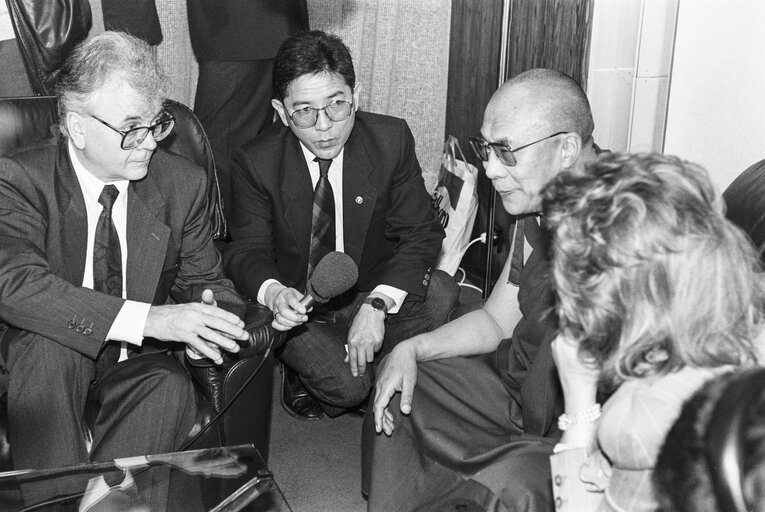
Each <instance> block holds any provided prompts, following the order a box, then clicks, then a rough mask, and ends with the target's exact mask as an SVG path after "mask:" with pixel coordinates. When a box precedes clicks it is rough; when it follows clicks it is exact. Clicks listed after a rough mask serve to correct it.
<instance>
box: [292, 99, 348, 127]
mask: <svg viewBox="0 0 765 512" xmlns="http://www.w3.org/2000/svg"><path fill="white" fill-rule="evenodd" d="M322 110H323V111H324V113H325V114H327V117H328V118H329V120H330V121H333V122H339V121H345V120H346V119H348V118H349V117H351V114H353V103H350V102H348V101H345V100H335V101H332V102H331V103H330V104H329V105H327V106H326V107H322V108H314V107H305V108H301V109H298V110H295V111H294V112H293V113H291V114H289V117H290V119H292V122H293V123H295V126H297V127H298V128H311V127H313V126H315V125H316V122H317V121H318V120H319V112H321V111H322Z"/></svg>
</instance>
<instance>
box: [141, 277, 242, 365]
mask: <svg viewBox="0 0 765 512" xmlns="http://www.w3.org/2000/svg"><path fill="white" fill-rule="evenodd" d="M143 334H144V336H146V337H151V338H155V339H158V340H161V341H175V342H181V343H185V344H186V345H188V346H189V347H191V349H193V350H194V351H196V352H197V353H199V354H201V355H203V356H206V357H209V358H210V359H212V360H213V361H214V362H215V363H217V364H221V363H223V357H222V356H221V353H220V349H224V350H226V351H228V352H234V353H236V352H239V343H237V341H245V340H247V339H248V337H249V334H248V333H247V331H245V330H244V321H243V320H242V319H241V318H239V317H238V316H236V315H235V314H233V313H229V312H228V311H225V310H223V309H221V308H219V307H218V306H217V303H216V302H215V298H214V296H213V292H212V291H211V290H205V291H204V292H203V293H202V302H198V303H190V304H172V305H166V306H152V307H151V308H150V309H149V316H148V317H147V319H146V326H145V327H144V332H143Z"/></svg>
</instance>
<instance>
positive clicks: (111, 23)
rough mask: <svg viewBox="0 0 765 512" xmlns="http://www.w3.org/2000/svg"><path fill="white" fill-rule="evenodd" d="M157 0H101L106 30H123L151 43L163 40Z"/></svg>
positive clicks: (154, 43) (155, 43)
mask: <svg viewBox="0 0 765 512" xmlns="http://www.w3.org/2000/svg"><path fill="white" fill-rule="evenodd" d="M154 2H155V0H130V1H129V2H126V1H125V0H101V9H102V10H103V14H104V27H105V28H106V30H121V31H123V32H127V33H129V34H132V35H134V36H136V37H139V38H141V39H143V40H144V41H146V42H147V43H149V44H151V45H157V44H159V43H161V42H162V27H161V26H160V24H159V15H158V14H157V6H156V4H155V3H154Z"/></svg>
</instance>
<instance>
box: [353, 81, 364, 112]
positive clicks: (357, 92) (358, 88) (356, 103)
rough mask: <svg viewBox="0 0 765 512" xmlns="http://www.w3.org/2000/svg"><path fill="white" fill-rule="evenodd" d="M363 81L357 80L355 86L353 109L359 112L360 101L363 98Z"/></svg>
mask: <svg viewBox="0 0 765 512" xmlns="http://www.w3.org/2000/svg"><path fill="white" fill-rule="evenodd" d="M361 89H362V87H361V83H359V82H356V87H354V88H353V111H354V112H358V111H359V105H360V101H359V98H361Z"/></svg>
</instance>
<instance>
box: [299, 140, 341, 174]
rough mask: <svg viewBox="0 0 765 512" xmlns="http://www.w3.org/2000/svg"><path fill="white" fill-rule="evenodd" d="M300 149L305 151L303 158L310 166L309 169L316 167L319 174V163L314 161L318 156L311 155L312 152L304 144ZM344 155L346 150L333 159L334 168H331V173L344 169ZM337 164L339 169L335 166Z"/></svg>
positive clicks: (301, 144)
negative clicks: (333, 170)
mask: <svg viewBox="0 0 765 512" xmlns="http://www.w3.org/2000/svg"><path fill="white" fill-rule="evenodd" d="M300 149H302V150H303V157H304V158H305V161H306V163H307V164H308V168H309V169H313V168H314V167H315V168H316V169H317V171H316V172H318V169H319V163H318V162H314V161H313V159H314V158H316V155H314V154H313V153H311V150H310V149H308V148H307V147H305V145H304V144H303V143H302V142H301V143H300ZM344 153H345V148H343V149H341V150H340V153H338V154H337V156H336V157H335V158H333V159H332V166H331V167H330V168H329V170H330V171H331V170H332V169H335V168H339V169H342V163H343V154H344ZM335 164H337V167H336V166H335Z"/></svg>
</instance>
